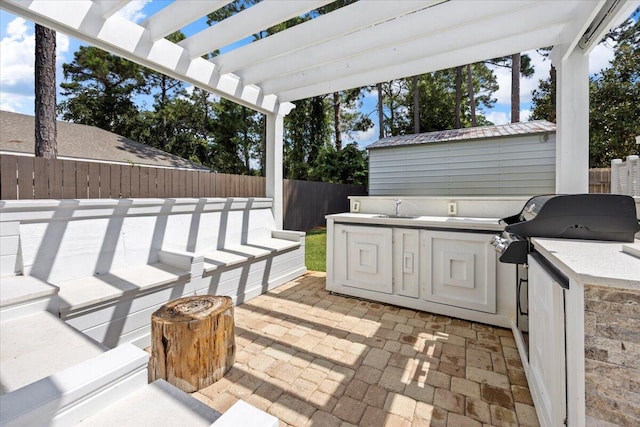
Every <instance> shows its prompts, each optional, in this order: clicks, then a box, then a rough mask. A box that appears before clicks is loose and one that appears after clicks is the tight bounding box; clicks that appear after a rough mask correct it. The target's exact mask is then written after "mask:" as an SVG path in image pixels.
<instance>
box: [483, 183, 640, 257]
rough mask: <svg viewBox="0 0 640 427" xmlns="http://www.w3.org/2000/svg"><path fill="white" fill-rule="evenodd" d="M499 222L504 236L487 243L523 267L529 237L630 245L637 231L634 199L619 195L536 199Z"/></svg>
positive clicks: (586, 195)
mask: <svg viewBox="0 0 640 427" xmlns="http://www.w3.org/2000/svg"><path fill="white" fill-rule="evenodd" d="M500 222H501V223H502V224H504V225H505V229H504V232H503V233H502V234H500V235H497V236H494V237H493V238H492V239H491V242H490V243H491V245H492V246H493V247H494V248H495V249H496V251H497V252H498V253H499V254H500V261H501V262H506V263H514V264H524V263H526V261H527V254H528V253H529V252H530V250H531V242H530V238H531V237H549V238H562V239H585V240H606V241H621V242H633V241H634V237H635V233H636V232H638V231H639V230H640V225H639V224H638V219H637V215H636V206H635V201H634V199H633V198H632V197H630V196H624V195H620V194H570V195H558V194H553V195H545V196H535V197H532V198H531V199H529V201H527V203H526V204H525V205H524V207H523V208H522V211H521V212H520V213H518V214H517V215H513V216H510V217H507V218H503V219H501V220H500Z"/></svg>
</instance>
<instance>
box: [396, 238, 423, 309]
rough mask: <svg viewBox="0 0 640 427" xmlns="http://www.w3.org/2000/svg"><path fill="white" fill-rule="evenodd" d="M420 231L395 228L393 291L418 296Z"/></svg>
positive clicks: (408, 295) (407, 295) (398, 293)
mask: <svg viewBox="0 0 640 427" xmlns="http://www.w3.org/2000/svg"><path fill="white" fill-rule="evenodd" d="M419 260H420V231H419V230H412V229H407V228H394V229H393V293H394V294H396V295H402V296H405V297H412V298H418V296H419V294H420V277H419V275H418V266H419V264H420V263H419Z"/></svg>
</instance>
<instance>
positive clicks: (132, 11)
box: [116, 0, 151, 22]
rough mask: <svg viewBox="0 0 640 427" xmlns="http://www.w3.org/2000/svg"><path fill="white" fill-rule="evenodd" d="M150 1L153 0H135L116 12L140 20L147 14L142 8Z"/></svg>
mask: <svg viewBox="0 0 640 427" xmlns="http://www.w3.org/2000/svg"><path fill="white" fill-rule="evenodd" d="M149 2H151V0H133V1H131V2H129V3H127V5H126V6H125V7H123V8H122V9H120V10H119V11H118V13H116V16H119V17H121V18H124V19H127V20H129V21H133V22H140V21H142V20H143V19H144V18H146V16H147V15H146V14H145V13H144V12H143V11H142V9H144V7H145V6H146V5H147V3H149Z"/></svg>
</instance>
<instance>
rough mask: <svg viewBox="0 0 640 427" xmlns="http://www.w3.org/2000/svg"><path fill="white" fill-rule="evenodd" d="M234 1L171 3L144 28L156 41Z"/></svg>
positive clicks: (151, 18)
mask: <svg viewBox="0 0 640 427" xmlns="http://www.w3.org/2000/svg"><path fill="white" fill-rule="evenodd" d="M232 1H233V0H210V1H202V0H181V1H177V2H174V3H171V4H170V5H168V6H167V7H165V8H163V9H161V10H159V11H158V12H157V13H156V14H154V15H153V16H151V17H150V18H149V19H147V20H146V21H145V22H143V23H142V26H143V27H145V28H146V29H147V30H149V36H150V38H151V40H153V41H156V40H158V39H161V38H163V37H166V36H168V35H169V34H172V33H174V32H176V31H178V30H180V29H181V28H184V27H186V26H187V25H189V24H191V23H192V22H194V21H197V20H198V19H200V18H202V17H203V16H206V15H208V14H209V13H211V12H215V11H216V10H218V9H220V8H222V7H224V6H226V5H227V4H229V3H231V2H232Z"/></svg>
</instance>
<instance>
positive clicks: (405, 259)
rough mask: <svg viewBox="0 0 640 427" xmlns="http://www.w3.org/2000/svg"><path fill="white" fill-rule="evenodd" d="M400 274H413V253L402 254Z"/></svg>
mask: <svg viewBox="0 0 640 427" xmlns="http://www.w3.org/2000/svg"><path fill="white" fill-rule="evenodd" d="M402 272H403V273H405V274H412V273H413V253H412V252H405V253H403V254H402Z"/></svg>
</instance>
